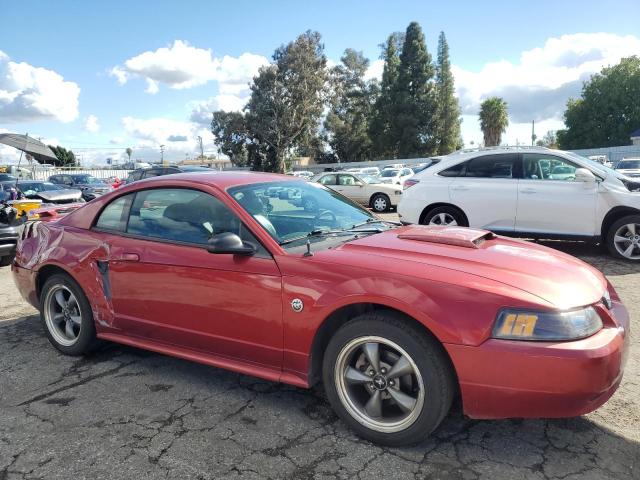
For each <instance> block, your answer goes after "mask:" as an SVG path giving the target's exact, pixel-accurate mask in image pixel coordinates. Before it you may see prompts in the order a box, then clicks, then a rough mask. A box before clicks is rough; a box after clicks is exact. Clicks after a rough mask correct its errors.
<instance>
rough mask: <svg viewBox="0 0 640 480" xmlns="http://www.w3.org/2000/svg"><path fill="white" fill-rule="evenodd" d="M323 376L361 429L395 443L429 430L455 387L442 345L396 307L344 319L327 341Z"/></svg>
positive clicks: (343, 412)
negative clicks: (398, 314) (399, 312)
mask: <svg viewBox="0 0 640 480" xmlns="http://www.w3.org/2000/svg"><path fill="white" fill-rule="evenodd" d="M323 380H324V386H325V390H326V392H327V396H328V398H329V401H330V402H331V405H332V406H333V408H334V409H335V411H336V412H337V413H338V415H339V416H340V417H341V418H342V419H343V420H344V421H345V422H346V423H347V424H349V426H350V427H351V428H352V429H353V430H354V431H355V432H356V433H357V434H358V435H360V436H362V437H363V438H366V439H368V440H371V441H373V442H376V443H380V444H384V445H390V446H400V445H409V444H415V443H418V442H420V441H422V440H423V439H424V438H425V437H426V436H428V435H429V434H430V433H431V432H432V431H433V430H434V429H435V428H436V427H437V426H438V425H439V424H440V422H441V421H442V419H443V418H444V416H445V415H446V413H447V412H448V411H449V408H450V406H451V401H452V397H453V391H454V382H453V374H452V372H451V368H450V365H449V362H448V359H447V358H446V357H445V354H444V353H443V351H442V347H441V346H440V345H439V344H438V343H437V341H436V340H435V339H433V338H432V337H430V336H429V335H427V334H426V333H424V332H422V331H420V330H419V329H417V328H415V327H413V326H412V325H410V324H408V323H407V322H406V321H405V320H404V319H403V318H400V317H398V316H396V315H395V314H393V313H392V312H374V313H369V314H364V315H361V316H359V317H357V318H355V319H354V320H352V321H350V322H348V323H347V324H345V325H343V326H342V327H341V328H340V329H339V330H338V331H337V332H336V333H335V335H334V336H333V337H332V338H331V340H330V342H329V345H328V346H327V350H326V352H325V356H324V361H323Z"/></svg>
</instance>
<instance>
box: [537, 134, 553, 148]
mask: <svg viewBox="0 0 640 480" xmlns="http://www.w3.org/2000/svg"><path fill="white" fill-rule="evenodd" d="M536 145H539V146H541V147H547V148H558V140H557V138H556V132H555V131H554V130H548V131H547V133H545V134H544V136H543V137H542V138H541V139H540V140H538V141H537V142H536Z"/></svg>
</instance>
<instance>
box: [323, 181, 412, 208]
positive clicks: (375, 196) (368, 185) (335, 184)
mask: <svg viewBox="0 0 640 480" xmlns="http://www.w3.org/2000/svg"><path fill="white" fill-rule="evenodd" d="M311 180H312V181H314V182H318V183H321V184H322V185H324V186H326V187H329V188H330V189H332V190H335V191H336V192H339V193H341V194H342V195H344V196H345V197H348V198H350V199H351V200H353V201H355V202H357V203H359V204H361V205H364V206H367V207H371V208H372V209H373V210H374V211H376V212H386V211H388V210H389V209H390V208H391V207H395V206H397V205H398V203H399V202H400V198H402V187H401V186H400V185H395V184H392V185H388V184H382V183H379V179H378V178H376V177H371V176H360V175H356V174H353V173H347V172H325V173H321V174H319V175H316V176H315V177H313V178H312V179H311Z"/></svg>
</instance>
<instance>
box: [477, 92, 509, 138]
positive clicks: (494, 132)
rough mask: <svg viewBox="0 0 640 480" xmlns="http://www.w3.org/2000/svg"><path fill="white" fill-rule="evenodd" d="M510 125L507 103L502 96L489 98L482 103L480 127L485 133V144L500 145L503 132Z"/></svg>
mask: <svg viewBox="0 0 640 480" xmlns="http://www.w3.org/2000/svg"><path fill="white" fill-rule="evenodd" d="M507 125H509V114H508V112H507V103H506V102H505V101H504V100H503V99H502V98H500V97H490V98H487V99H486V100H485V101H484V102H482V104H481V105H480V129H481V130H482V133H483V135H484V146H485V147H493V146H495V145H500V142H501V141H502V134H503V133H504V132H505V131H506V130H507Z"/></svg>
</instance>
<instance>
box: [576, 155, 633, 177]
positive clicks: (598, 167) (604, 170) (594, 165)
mask: <svg viewBox="0 0 640 480" xmlns="http://www.w3.org/2000/svg"><path fill="white" fill-rule="evenodd" d="M564 154H565V155H567V156H568V157H569V158H573V159H575V160H579V161H580V162H584V163H585V164H586V165H587V166H588V167H589V168H590V169H591V170H593V171H595V172H596V173H599V174H600V176H602V177H606V176H607V175H609V174H612V175H614V176H615V177H619V176H620V175H621V173H620V172H616V171H615V170H614V169H613V168H609V167H607V166H605V165H602V164H601V163H599V162H596V161H595V160H591V159H590V158H587V157H583V156H582V155H578V154H577V153H573V152H564Z"/></svg>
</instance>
